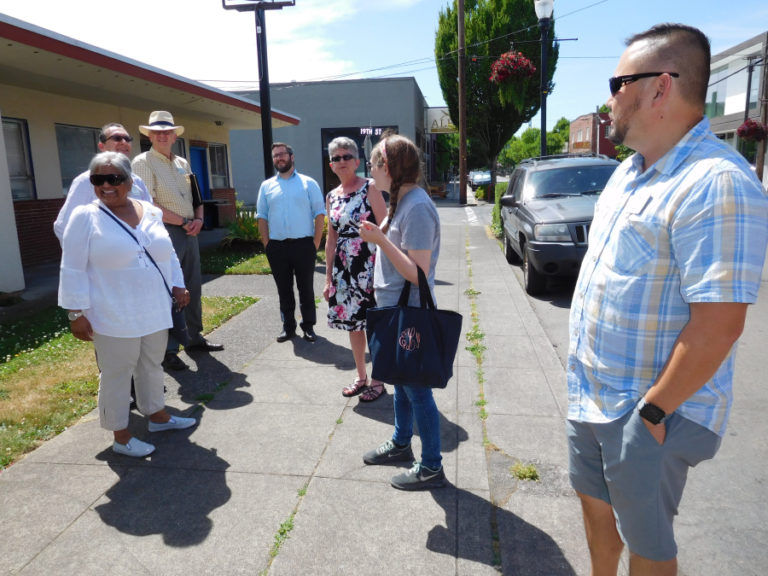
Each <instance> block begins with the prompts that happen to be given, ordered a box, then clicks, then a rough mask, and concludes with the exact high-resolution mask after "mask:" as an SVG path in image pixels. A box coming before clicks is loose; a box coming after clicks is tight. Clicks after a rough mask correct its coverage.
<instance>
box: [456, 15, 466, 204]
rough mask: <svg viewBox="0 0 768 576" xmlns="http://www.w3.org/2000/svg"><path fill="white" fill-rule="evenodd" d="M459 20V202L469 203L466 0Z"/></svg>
mask: <svg viewBox="0 0 768 576" xmlns="http://www.w3.org/2000/svg"><path fill="white" fill-rule="evenodd" d="M458 3H459V10H458V22H459V204H466V203H467V88H466V68H465V67H466V53H465V40H464V0H458Z"/></svg>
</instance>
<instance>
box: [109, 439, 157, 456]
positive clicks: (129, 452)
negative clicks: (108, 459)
mask: <svg viewBox="0 0 768 576" xmlns="http://www.w3.org/2000/svg"><path fill="white" fill-rule="evenodd" d="M112 451H113V452H116V453H118V454H122V455H123V456H132V457H133V458H144V457H145V456H149V455H150V454H152V452H154V451H155V447H154V446H153V445H152V444H149V443H147V442H142V441H141V440H139V439H138V438H131V439H130V440H128V442H126V443H125V444H120V443H119V442H115V443H114V444H112Z"/></svg>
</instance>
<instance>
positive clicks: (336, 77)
mask: <svg viewBox="0 0 768 576" xmlns="http://www.w3.org/2000/svg"><path fill="white" fill-rule="evenodd" d="M609 1H610V0H598V1H597V2H593V3H592V4H589V5H587V6H583V7H581V8H578V9H576V10H573V11H571V12H567V13H566V14H563V15H562V16H558V18H557V19H556V20H555V21H556V22H557V21H558V20H562V19H563V18H567V17H569V16H572V15H574V14H578V13H579V12H583V11H584V10H588V9H590V8H593V7H595V6H599V5H600V4H605V3H606V2H609ZM533 27H534V26H526V27H525V28H521V29H519V30H515V31H514V32H509V33H508V34H503V35H501V36H497V37H495V38H491V39H489V40H482V41H480V42H475V43H474V44H470V45H469V46H467V49H469V48H472V47H476V46H482V45H485V44H490V43H491V42H495V41H497V40H503V39H506V38H509V37H510V36H514V35H516V34H521V33H523V32H527V31H529V30H530V29H531V28H533ZM568 40H576V39H575V38H568ZM528 42H530V43H533V42H539V40H521V41H518V44H524V43H528ZM555 42H557V39H555ZM457 52H458V50H451V51H449V52H446V53H445V54H443V55H442V56H439V57H437V56H425V57H423V58H417V59H415V60H407V61H405V62H399V63H397V64H390V65H388V66H380V67H377V68H369V69H368V70H361V71H356V72H347V73H344V74H336V75H333V76H321V77H318V78H310V79H306V80H301V81H299V82H296V83H295V84H297V85H301V84H303V83H307V82H322V81H329V80H341V79H343V78H349V77H355V76H361V75H363V74H369V73H371V72H380V71H383V70H391V69H393V68H401V67H403V66H412V65H414V64H426V63H427V62H434V65H431V66H429V67H426V68H419V69H417V70H412V71H409V72H421V71H424V70H430V69H432V68H434V67H436V66H437V62H438V61H441V60H446V59H448V58H450V57H452V56H453V55H455V54H456V53H457ZM476 58H478V59H488V58H494V57H492V56H477V57H476ZM560 58H568V59H574V60H575V59H580V58H583V59H598V58H605V59H615V58H616V57H615V56H561V57H560ZM406 73H408V72H400V73H398V74H406ZM197 81H198V82H207V83H219V84H227V83H236V84H258V83H259V81H258V80H197Z"/></svg>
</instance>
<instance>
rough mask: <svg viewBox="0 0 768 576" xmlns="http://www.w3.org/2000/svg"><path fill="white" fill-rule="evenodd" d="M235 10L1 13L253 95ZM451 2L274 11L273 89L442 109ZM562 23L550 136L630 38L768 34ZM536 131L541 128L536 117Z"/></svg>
mask: <svg viewBox="0 0 768 576" xmlns="http://www.w3.org/2000/svg"><path fill="white" fill-rule="evenodd" d="M233 1H234V0H127V1H125V2H116V1H114V0H66V1H62V0H0V11H2V13H4V14H6V15H8V16H12V17H14V18H18V19H20V20H23V21H25V22H28V23H31V24H34V25H36V26H40V27H42V28H46V29H48V30H52V31H54V32H57V33H59V34H63V35H65V36H69V37H70V38H74V39H76V40H79V41H81V42H85V43H87V44H92V45H94V46H97V47H99V48H102V49H104V50H108V51H110V52H115V53H117V54H120V55H122V56H126V57H129V58H132V59H134V60H138V61H139V62H142V63H144V64H149V65H151V66H154V67H157V68H161V69H163V70H167V71H169V72H173V73H175V74H178V75H181V76H185V77H187V78H191V79H193V80H198V81H201V82H205V83H209V84H211V85H213V86H216V87H217V88H222V89H253V88H254V87H255V86H256V84H255V81H256V80H257V78H258V68H257V66H258V65H257V51H256V25H255V17H254V13H253V12H239V11H237V10H226V9H224V7H223V5H222V2H225V3H226V4H227V5H230V4H232V3H233ZM241 1H242V0H241ZM449 1H451V2H452V1H453V0H296V3H295V6H291V7H285V8H283V9H282V10H267V11H266V18H265V19H266V36H267V45H268V46H267V52H268V56H269V78H270V81H271V82H291V81H318V80H336V79H352V78H380V77H393V76H394V77H403V76H413V77H414V78H416V81H417V82H418V84H419V87H420V88H421V91H422V93H423V94H424V97H425V99H426V101H427V104H428V105H429V106H443V105H444V100H443V96H442V92H441V90H440V85H439V82H438V78H437V69H436V67H435V61H434V57H435V54H434V40H435V31H436V30H437V20H438V16H439V13H440V11H441V9H443V8H444V7H445V6H447V5H448V2H449ZM554 19H555V31H556V38H558V39H559V41H560V59H559V62H558V64H557V68H556V71H555V76H554V83H555V87H554V90H553V92H552V93H551V94H550V96H549V98H548V100H547V124H548V128H549V129H551V128H552V126H553V125H554V124H555V123H556V122H557V120H558V119H560V118H562V117H565V118H567V119H568V120H573V119H575V118H576V117H578V116H580V115H582V114H587V113H590V112H593V111H594V110H595V107H596V106H599V105H600V104H603V103H604V102H605V100H606V99H607V97H608V81H607V80H608V78H609V77H610V76H612V75H613V71H614V69H615V67H616V64H617V63H618V59H619V57H620V56H621V53H622V51H623V50H624V40H625V39H626V38H627V37H628V36H630V35H632V34H634V33H636V32H640V31H643V30H646V29H647V28H649V27H650V26H652V25H654V24H657V23H659V22H681V23H684V24H689V25H692V26H696V27H698V28H700V29H701V30H703V31H704V33H706V34H707V35H708V36H709V37H710V40H711V43H712V53H713V54H716V53H717V52H720V51H722V50H725V49H727V48H729V47H731V46H733V45H735V44H738V43H739V42H742V41H744V40H746V39H749V38H751V37H753V36H756V35H757V34H760V33H762V32H765V31H766V30H768V2H766V1H765V0H737V1H734V2H722V1H716V0H641V1H632V0H555V2H554ZM285 112H289V113H290V112H291V111H290V110H285ZM532 123H533V125H534V126H536V127H538V126H539V124H540V120H539V118H538V116H537V117H535V118H534V119H533V120H532Z"/></svg>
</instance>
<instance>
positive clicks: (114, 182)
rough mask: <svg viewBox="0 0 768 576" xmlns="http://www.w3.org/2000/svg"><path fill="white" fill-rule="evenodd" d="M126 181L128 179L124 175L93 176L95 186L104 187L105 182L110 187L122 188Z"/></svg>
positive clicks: (92, 182)
mask: <svg viewBox="0 0 768 576" xmlns="http://www.w3.org/2000/svg"><path fill="white" fill-rule="evenodd" d="M126 180H128V177H127V176H123V175H122V174H91V184H93V185H94V186H104V183H105V182H106V183H108V184H109V185H110V186H120V184H122V183H123V182H125V181H126Z"/></svg>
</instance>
